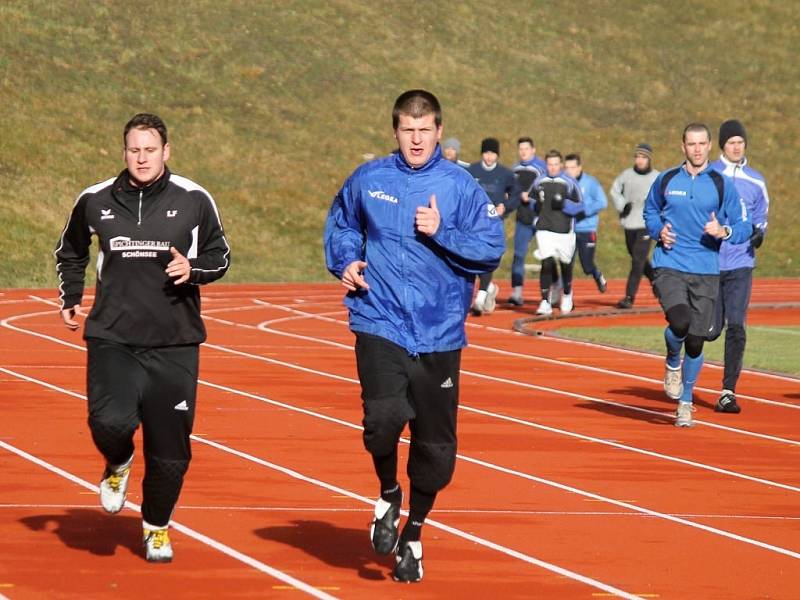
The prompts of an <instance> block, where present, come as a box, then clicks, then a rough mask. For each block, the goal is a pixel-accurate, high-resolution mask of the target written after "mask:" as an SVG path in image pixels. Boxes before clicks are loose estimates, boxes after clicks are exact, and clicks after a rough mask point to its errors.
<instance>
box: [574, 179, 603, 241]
mask: <svg viewBox="0 0 800 600" xmlns="http://www.w3.org/2000/svg"><path fill="white" fill-rule="evenodd" d="M578 186H579V187H580V188H581V196H583V212H584V214H585V215H586V216H585V217H584V218H583V219H581V220H580V221H575V231H576V232H584V233H585V232H591V231H597V223H598V221H599V220H600V214H599V213H600V211H601V210H605V209H606V207H607V206H608V198H606V193H605V192H604V191H603V186H602V185H600V182H599V181H597V179H596V178H595V177H592V176H591V175H589V174H588V173H581V176H580V178H578Z"/></svg>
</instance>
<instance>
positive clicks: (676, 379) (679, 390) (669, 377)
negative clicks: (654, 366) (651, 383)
mask: <svg viewBox="0 0 800 600" xmlns="http://www.w3.org/2000/svg"><path fill="white" fill-rule="evenodd" d="M664 391H665V392H666V393H667V397H668V398H672V399H673V400H680V397H681V395H682V394H683V374H682V373H681V368H680V367H678V368H676V369H673V368H672V367H670V366H669V365H666V368H665V369H664Z"/></svg>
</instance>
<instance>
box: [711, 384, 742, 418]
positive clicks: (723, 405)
mask: <svg viewBox="0 0 800 600" xmlns="http://www.w3.org/2000/svg"><path fill="white" fill-rule="evenodd" d="M714 411H715V412H721V413H732V414H739V413H740V412H742V408H741V407H740V406H739V405H738V404H737V403H736V396H735V395H734V393H733V392H732V391H730V390H722V395H721V396H720V397H719V400H717V405H716V406H715V407H714Z"/></svg>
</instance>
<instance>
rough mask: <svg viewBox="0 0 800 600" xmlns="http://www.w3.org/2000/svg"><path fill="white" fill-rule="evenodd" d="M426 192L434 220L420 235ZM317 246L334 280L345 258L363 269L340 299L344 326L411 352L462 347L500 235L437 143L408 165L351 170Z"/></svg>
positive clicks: (479, 197)
mask: <svg viewBox="0 0 800 600" xmlns="http://www.w3.org/2000/svg"><path fill="white" fill-rule="evenodd" d="M432 194H435V195H436V202H437V206H438V209H439V213H440V215H441V223H440V225H439V229H438V230H437V231H436V233H435V234H434V235H433V236H431V237H429V236H427V235H425V234H423V233H420V232H418V231H417V230H416V228H415V225H414V221H415V215H416V210H417V207H418V206H429V205H430V197H431V195H432ZM324 246H325V260H326V265H327V267H328V270H329V271H330V272H331V273H333V274H334V275H335V276H336V277H339V278H341V276H342V272H343V271H344V269H345V268H346V267H347V266H348V265H350V264H351V263H352V262H353V261H357V260H363V261H366V263H367V267H366V269H365V270H364V278H365V279H366V281H367V283H368V284H369V290H359V291H357V292H350V293H348V294H347V296H346V297H345V305H346V306H347V307H348V309H349V310H350V329H352V330H353V331H355V332H362V333H369V334H373V335H377V336H380V337H382V338H385V339H387V340H390V341H392V342H394V343H396V344H398V345H400V346H402V347H403V348H405V349H406V351H407V352H408V353H409V354H410V355H415V354H420V353H428V352H446V351H450V350H456V349H459V348H463V347H464V346H465V345H466V343H467V339H466V333H465V331H464V320H465V318H466V316H467V312H468V310H469V307H470V303H471V301H472V289H473V285H474V280H475V275H477V274H479V273H485V272H488V271H493V270H494V269H496V268H497V266H498V264H499V263H500V258H501V257H502V256H503V252H504V250H505V236H504V231H503V223H502V220H501V219H500V217H498V216H497V211H496V210H495V206H494V204H493V203H492V202H491V201H490V200H489V198H488V196H487V195H486V193H485V192H484V191H483V190H482V189H481V187H480V186H479V185H478V184H477V183H475V180H474V179H473V178H472V176H471V175H470V174H469V173H468V172H467V171H466V169H463V168H461V167H459V166H458V165H456V164H454V163H451V162H448V161H447V160H444V159H443V158H442V155H441V151H440V149H439V147H438V146H437V148H436V150H435V151H434V154H433V156H432V157H431V159H430V160H429V161H428V162H427V163H426V164H425V165H423V166H422V167H420V168H418V169H413V168H411V167H410V166H409V165H408V163H406V161H405V159H404V158H403V156H402V154H401V153H399V152H398V153H396V154H392V155H389V156H387V157H384V158H379V159H376V160H373V161H371V162H368V163H365V164H363V165H361V166H360V167H358V168H357V169H356V170H355V172H354V173H353V174H352V175H351V176H350V177H349V178H348V179H347V181H345V183H344V185H343V186H342V189H341V190H339V193H338V194H337V195H336V198H334V200H333V205H332V206H331V209H330V212H329V214H328V219H327V222H326V224H325V234H324Z"/></svg>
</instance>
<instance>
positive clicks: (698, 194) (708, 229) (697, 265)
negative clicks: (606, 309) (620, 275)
mask: <svg viewBox="0 0 800 600" xmlns="http://www.w3.org/2000/svg"><path fill="white" fill-rule="evenodd" d="M710 151H711V133H710V131H709V130H708V127H707V126H706V125H704V124H702V123H691V124H689V125H687V126H686V128H685V129H684V131H683V152H684V155H685V156H686V160H685V161H684V163H683V164H682V165H680V166H678V167H674V168H672V169H667V170H666V171H663V172H662V173H660V174H659V176H658V177H657V178H656V180H655V181H654V182H653V185H652V187H651V188H650V192H649V194H648V195H647V199H646V200H645V207H644V221H645V225H646V226H647V230H648V232H649V233H650V236H651V237H652V238H653V239H655V240H657V245H656V249H655V251H654V252H653V268H654V276H653V290H654V291H655V294H656V296H657V297H658V300H659V302H660V303H661V308H662V309H663V310H664V314H665V316H666V319H667V322H668V325H667V327H666V329H665V330H664V340H665V342H666V346H667V360H666V369H665V374H664V390H665V392H666V394H667V396H668V397H670V398H672V399H673V400H678V401H679V402H678V410H677V413H676V419H675V425H676V426H678V427H691V426H692V392H693V391H694V386H695V383H696V382H697V378H698V376H699V374H700V370H701V368H702V366H703V342H704V341H705V339H706V336H707V335H708V333H709V331H711V330H712V328H713V321H714V305H715V302H716V298H717V291H718V288H719V247H720V243H721V241H723V240H725V241H728V243H731V244H741V243H744V242H746V241H747V240H748V239H749V238H750V235H751V234H752V226H751V225H750V221H749V220H748V217H747V210H746V208H745V205H744V203H743V202H742V201H741V200H740V198H739V195H738V194H737V193H736V188H735V187H734V184H733V180H731V179H730V178H728V177H726V176H724V175H720V174H719V173H718V172H717V171H715V170H714V169H712V168H711V167H710V165H709V164H708V155H709V152H710ZM722 223H725V225H723V224H722ZM682 349H685V357H684V359H683V365H682V367H681V350H682Z"/></svg>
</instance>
